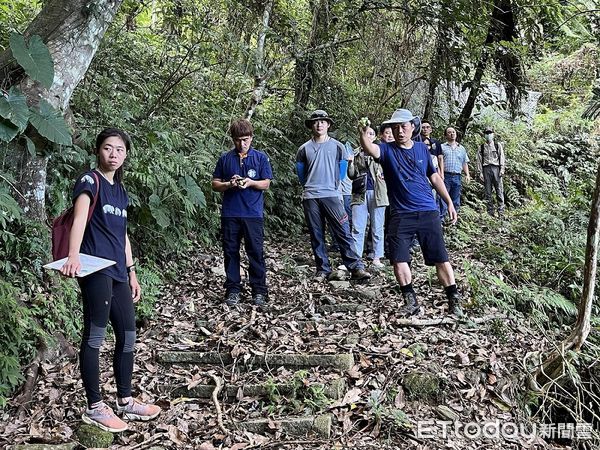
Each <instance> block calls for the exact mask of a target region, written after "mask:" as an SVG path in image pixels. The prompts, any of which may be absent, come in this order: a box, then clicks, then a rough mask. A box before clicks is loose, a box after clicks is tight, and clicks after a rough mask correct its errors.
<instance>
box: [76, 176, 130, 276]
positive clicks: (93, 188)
mask: <svg viewBox="0 0 600 450" xmlns="http://www.w3.org/2000/svg"><path fill="white" fill-rule="evenodd" d="M94 172H95V173H96V175H97V177H98V181H99V182H100V186H97V185H96V179H95V178H94V174H93V173H92V172H91V171H90V172H86V173H84V174H82V175H81V176H80V177H79V178H78V179H77V181H76V182H75V186H74V187H73V203H75V200H76V199H77V197H79V196H80V195H81V194H84V193H85V194H86V195H89V196H90V207H91V204H92V202H93V201H94V195H96V192H98V188H99V189H100V191H99V194H98V200H97V201H96V206H95V207H94V212H93V213H92V218H91V219H90V221H89V222H88V224H87V226H86V227H85V232H84V234H83V241H82V242H81V250H80V251H81V253H85V254H88V255H92V256H98V257H99V258H105V259H111V260H113V261H116V262H117V264H115V265H112V266H110V267H107V268H106V269H103V270H101V271H100V273H103V274H105V275H108V276H109V277H111V278H112V279H114V280H117V281H127V279H128V277H127V267H126V261H125V236H126V234H127V206H128V205H129V198H128V197H127V192H126V191H125V188H124V187H123V185H122V184H121V183H117V182H115V183H114V184H110V183H109V182H108V180H107V179H106V178H104V177H103V176H102V175H100V173H99V172H98V171H94Z"/></svg>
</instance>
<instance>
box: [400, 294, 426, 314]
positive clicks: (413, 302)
mask: <svg viewBox="0 0 600 450" xmlns="http://www.w3.org/2000/svg"><path fill="white" fill-rule="evenodd" d="M402 298H403V299H404V306H403V307H402V311H401V312H402V314H403V315H404V316H406V317H410V316H414V315H415V314H418V313H419V310H420V309H421V307H420V306H419V302H417V294H415V293H414V292H403V293H402Z"/></svg>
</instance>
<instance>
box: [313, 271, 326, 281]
mask: <svg viewBox="0 0 600 450" xmlns="http://www.w3.org/2000/svg"><path fill="white" fill-rule="evenodd" d="M328 278H329V274H328V273H327V272H321V271H319V272H317V274H316V275H315V281H327V279H328Z"/></svg>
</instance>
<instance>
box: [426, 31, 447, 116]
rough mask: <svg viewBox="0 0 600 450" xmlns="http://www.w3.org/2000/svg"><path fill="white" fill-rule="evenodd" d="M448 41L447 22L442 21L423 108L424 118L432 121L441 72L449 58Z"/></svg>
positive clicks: (430, 65) (432, 58) (430, 64)
mask: <svg viewBox="0 0 600 450" xmlns="http://www.w3.org/2000/svg"><path fill="white" fill-rule="evenodd" d="M447 42H448V35H447V33H446V24H444V23H442V26H440V27H439V31H438V34H437V39H436V42H435V51H434V52H433V55H432V57H431V62H430V63H429V67H430V68H431V76H430V79H429V87H428V89H427V97H426V100H425V109H424V110H423V119H425V120H429V121H432V120H433V111H434V107H435V98H436V92H437V87H438V84H439V82H440V79H441V77H440V74H441V73H442V71H443V70H444V67H445V60H446V58H447V56H446V57H445V55H446V52H447V51H448V49H447V46H446V43H447Z"/></svg>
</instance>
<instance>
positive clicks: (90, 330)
mask: <svg viewBox="0 0 600 450" xmlns="http://www.w3.org/2000/svg"><path fill="white" fill-rule="evenodd" d="M78 281H79V287H80V288H81V295H82V297H83V337H82V339H81V347H80V350H79V366H80V367H79V368H80V370H81V379H82V381H83V387H84V388H85V395H86V397H87V401H88V405H92V404H93V403H97V402H99V401H101V400H102V396H101V394H100V366H99V353H100V347H101V346H102V342H103V341H104V336H105V334H106V326H107V324H108V320H109V319H110V323H111V325H112V327H113V330H114V332H115V352H114V355H113V370H114V374H115V379H116V381H117V396H119V397H120V398H124V397H129V396H131V374H132V373H133V348H134V346H135V311H134V307H133V300H132V298H131V290H130V288H129V283H128V282H126V281H115V280H113V279H112V278H111V277H109V276H108V275H104V274H101V273H93V274H91V275H88V276H87V277H84V278H79V280H78Z"/></svg>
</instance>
